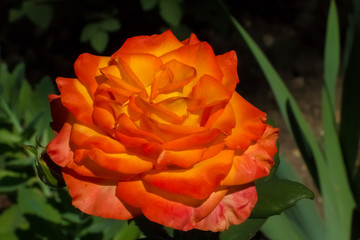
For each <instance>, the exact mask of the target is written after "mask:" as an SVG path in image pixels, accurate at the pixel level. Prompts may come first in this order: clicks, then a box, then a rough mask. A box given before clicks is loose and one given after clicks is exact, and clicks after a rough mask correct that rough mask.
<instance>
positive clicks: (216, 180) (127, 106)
mask: <svg viewBox="0 0 360 240" xmlns="http://www.w3.org/2000/svg"><path fill="white" fill-rule="evenodd" d="M236 67H237V58H236V54H235V52H234V51H230V52H228V53H226V54H224V55H219V56H215V55H214V52H213V50H212V48H211V47H210V45H209V44H208V43H206V42H200V41H199V40H198V39H197V38H196V36H195V35H194V34H193V35H191V37H190V38H189V39H186V40H185V41H183V42H180V41H178V40H177V39H176V38H175V37H174V35H173V34H172V33H171V32H170V31H166V32H164V33H163V34H160V35H152V36H138V37H133V38H129V39H128V40H127V41H126V42H125V43H124V45H123V46H122V47H121V48H120V49H119V50H118V51H117V52H116V53H114V54H113V55H112V56H111V57H100V56H94V55H91V54H87V53H85V54H82V55H80V56H79V58H78V59H77V60H76V62H75V73H76V76H77V78H57V80H56V82H57V85H58V87H59V89H60V92H61V94H60V96H57V95H50V96H49V99H50V104H51V110H52V115H53V120H54V122H53V123H52V125H51V126H52V128H53V129H54V131H55V132H56V133H57V136H56V137H55V138H54V139H53V140H52V141H51V142H50V143H49V145H48V146H47V152H48V154H49V156H50V157H51V159H52V160H53V161H54V162H55V163H56V164H57V165H59V166H61V167H62V173H63V177H64V180H65V182H66V185H67V186H68V189H69V192H70V195H71V196H72V199H73V205H74V206H75V207H77V208H79V209H80V210H81V211H83V212H85V213H88V214H91V215H96V216H102V217H105V218H115V219H131V218H133V217H135V216H138V215H140V214H144V215H145V216H146V217H147V218H148V219H150V220H151V221H154V222H157V223H160V224H162V225H166V226H169V227H172V228H175V229H180V230H185V231H186V230H190V229H193V228H197V229H201V230H211V231H223V230H225V229H227V228H228V227H229V226H230V225H232V224H240V223H242V222H244V221H245V220H246V219H247V218H248V217H249V215H250V213H251V211H252V209H253V207H254V205H255V203H256V201H257V193H256V189H255V186H254V183H253V181H254V180H255V179H258V178H260V177H264V176H266V175H268V174H269V171H270V169H271V167H272V165H273V159H272V158H273V155H274V154H275V152H276V147H275V141H276V139H277V135H278V130H277V129H274V128H272V127H271V126H269V125H267V124H266V123H265V120H266V114H265V113H263V112H261V111H260V110H258V109H257V108H255V107H254V106H252V105H251V104H249V103H248V102H247V101H246V100H244V99H243V98H242V97H241V96H240V95H239V94H238V93H236V92H235V86H236V84H237V83H238V76H237V69H236Z"/></svg>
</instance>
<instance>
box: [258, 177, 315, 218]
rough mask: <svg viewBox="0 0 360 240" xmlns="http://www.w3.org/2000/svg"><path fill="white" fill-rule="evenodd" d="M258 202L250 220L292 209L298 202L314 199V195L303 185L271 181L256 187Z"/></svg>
mask: <svg viewBox="0 0 360 240" xmlns="http://www.w3.org/2000/svg"><path fill="white" fill-rule="evenodd" d="M256 190H257V192H258V202H257V203H256V205H255V208H254V209H253V211H252V213H251V218H267V217H270V216H273V215H277V214H280V213H281V212H283V211H285V210H286V209H288V208H291V207H293V206H294V205H295V204H296V203H297V202H298V201H299V200H301V199H304V198H310V199H313V198H314V193H313V192H312V191H310V190H309V189H308V188H307V187H305V186H304V185H302V184H300V183H297V182H293V181H289V180H271V181H268V182H263V183H261V184H258V185H257V186H256Z"/></svg>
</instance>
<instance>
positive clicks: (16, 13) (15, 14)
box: [9, 8, 24, 23]
mask: <svg viewBox="0 0 360 240" xmlns="http://www.w3.org/2000/svg"><path fill="white" fill-rule="evenodd" d="M23 16H24V11H23V10H22V9H15V8H12V9H10V11H9V22H10V23H13V22H16V21H17V20H19V19H20V18H22V17H23Z"/></svg>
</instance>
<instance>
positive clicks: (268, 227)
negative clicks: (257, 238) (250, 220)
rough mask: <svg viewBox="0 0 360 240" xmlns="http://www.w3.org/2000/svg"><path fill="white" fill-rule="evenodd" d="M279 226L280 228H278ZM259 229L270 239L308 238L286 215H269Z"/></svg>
mask: <svg viewBox="0 0 360 240" xmlns="http://www.w3.org/2000/svg"><path fill="white" fill-rule="evenodd" d="M279 227H280V229H279ZM261 231H262V232H263V233H264V234H265V235H266V236H267V237H268V238H270V239H273V240H276V239H291V240H308V238H307V237H306V235H305V234H304V233H303V232H302V231H301V230H300V229H299V228H298V226H296V225H295V224H294V223H293V222H292V221H291V220H290V219H289V218H288V217H287V216H286V215H284V214H281V215H276V216H272V217H270V218H269V219H268V220H267V221H266V222H265V223H264V225H263V226H262V227H261Z"/></svg>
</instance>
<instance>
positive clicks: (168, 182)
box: [143, 150, 234, 199]
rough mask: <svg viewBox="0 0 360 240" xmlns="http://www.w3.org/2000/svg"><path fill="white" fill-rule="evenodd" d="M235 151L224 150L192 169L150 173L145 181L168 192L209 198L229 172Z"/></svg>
mask: <svg viewBox="0 0 360 240" xmlns="http://www.w3.org/2000/svg"><path fill="white" fill-rule="evenodd" d="M233 157H234V151H232V150H224V151H221V152H220V153H219V154H217V155H216V156H214V157H212V158H210V159H206V160H203V161H201V162H199V163H197V164H195V165H194V166H193V167H192V168H190V169H184V170H183V169H176V170H163V171H155V170H154V171H149V172H148V173H146V174H145V175H144V176H143V179H144V180H145V181H147V182H149V183H151V184H152V185H154V186H156V187H158V188H161V189H164V190H166V191H169V192H172V193H176V194H181V195H186V196H190V197H192V198H196V199H204V198H206V197H208V196H209V195H210V194H211V193H212V192H213V191H214V190H215V189H216V187H217V186H218V185H219V183H220V182H221V180H222V179H223V178H224V177H225V176H226V174H227V173H228V172H229V170H230V168H231V165H232V160H233Z"/></svg>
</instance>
